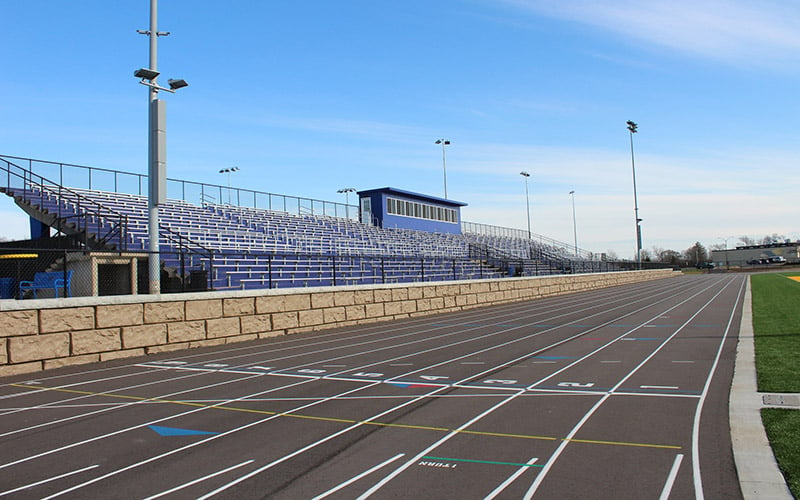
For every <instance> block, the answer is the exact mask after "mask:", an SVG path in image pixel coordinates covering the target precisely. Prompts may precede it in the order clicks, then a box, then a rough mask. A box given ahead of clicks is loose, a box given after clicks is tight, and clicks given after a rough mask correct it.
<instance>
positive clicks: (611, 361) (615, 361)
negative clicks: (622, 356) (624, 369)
mask: <svg viewBox="0 0 800 500" xmlns="http://www.w3.org/2000/svg"><path fill="white" fill-rule="evenodd" d="M600 362H601V363H622V361H619V360H607V361H600Z"/></svg>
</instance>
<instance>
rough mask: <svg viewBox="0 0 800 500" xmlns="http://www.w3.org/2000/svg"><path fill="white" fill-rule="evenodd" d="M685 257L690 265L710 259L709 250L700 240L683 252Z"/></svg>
mask: <svg viewBox="0 0 800 500" xmlns="http://www.w3.org/2000/svg"><path fill="white" fill-rule="evenodd" d="M683 255H684V257H685V258H686V260H687V262H689V264H690V265H697V264H699V263H701V262H707V261H708V251H707V250H706V247H704V246H703V244H702V243H700V242H699V241H698V242H696V243H695V244H694V245H692V246H691V247H689V248H687V249H686V250H685V251H684V252H683Z"/></svg>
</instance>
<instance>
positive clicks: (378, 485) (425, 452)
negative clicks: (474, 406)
mask: <svg viewBox="0 0 800 500" xmlns="http://www.w3.org/2000/svg"><path fill="white" fill-rule="evenodd" d="M524 393H525V391H524V390H521V391H519V392H517V393H516V394H512V395H510V396H508V397H506V398H505V399H504V400H503V401H500V402H499V403H497V404H495V405H494V406H492V407H490V408H488V409H487V410H485V411H483V412H482V413H479V414H478V415H476V416H474V417H473V418H471V419H470V420H468V421H467V422H466V423H464V424H462V425H461V426H459V427H458V429H455V430H452V431H450V432H449V433H448V434H447V435H446V436H444V437H443V438H441V439H439V440H438V441H436V442H435V443H433V444H432V445H430V446H428V447H427V448H425V449H424V450H422V451H421V452H419V453H418V454H417V455H416V456H414V458H412V459H411V460H409V461H407V462H406V463H404V464H403V465H401V466H400V467H398V468H397V469H395V470H394V471H393V472H392V473H390V474H389V475H388V476H386V477H384V478H383V479H381V480H380V481H378V482H377V483H375V484H374V485H373V486H372V487H371V488H370V489H368V490H367V491H365V492H364V493H363V494H362V495H361V496H359V497H358V499H357V500H365V499H367V498H369V497H370V496H371V495H372V494H373V493H375V492H376V491H378V490H379V489H381V488H382V487H383V486H384V485H386V483H388V482H389V481H391V480H392V479H394V478H395V477H397V476H398V475H399V474H400V473H401V472H403V471H404V470H406V469H408V468H409V467H411V466H412V465H414V464H415V463H417V462H419V461H420V459H422V457H424V456H427V455H428V454H429V453H430V452H431V451H433V450H435V449H436V448H438V447H439V446H441V445H442V444H444V443H445V442H447V441H449V440H450V439H452V438H453V437H454V436H457V435H459V434H460V433H461V431H463V430H464V429H466V428H468V427H469V426H471V425H472V424H474V423H475V422H477V421H478V420H480V419H482V418H483V417H485V416H486V415H489V414H490V413H492V412H493V411H495V410H497V409H498V408H500V407H502V406H505V405H506V404H508V403H510V402H511V401H513V400H514V399H516V398H517V397H518V396H520V395H522V394H524Z"/></svg>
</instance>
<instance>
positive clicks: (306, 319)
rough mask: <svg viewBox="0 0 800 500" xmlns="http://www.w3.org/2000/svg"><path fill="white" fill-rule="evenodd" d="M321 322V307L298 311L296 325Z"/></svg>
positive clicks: (318, 323) (309, 324) (319, 323)
mask: <svg viewBox="0 0 800 500" xmlns="http://www.w3.org/2000/svg"><path fill="white" fill-rule="evenodd" d="M322 323H324V319H323V315H322V310H321V309H311V310H309V311H300V312H299V313H298V326H301V327H303V326H311V325H321V324H322Z"/></svg>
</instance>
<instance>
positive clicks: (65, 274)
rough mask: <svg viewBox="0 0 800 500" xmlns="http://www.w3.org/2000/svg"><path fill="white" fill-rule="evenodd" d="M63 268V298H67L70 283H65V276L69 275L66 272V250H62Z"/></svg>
mask: <svg viewBox="0 0 800 500" xmlns="http://www.w3.org/2000/svg"><path fill="white" fill-rule="evenodd" d="M63 268H64V272H63V274H64V276H63V278H64V297H69V296H70V295H71V294H70V293H69V286H70V283H69V281H67V274H69V273H68V271H67V249H66V248H65V249H64V266H63Z"/></svg>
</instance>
